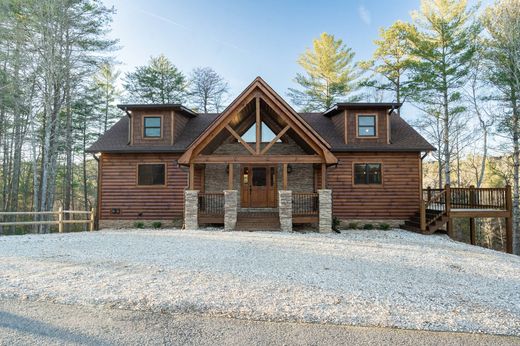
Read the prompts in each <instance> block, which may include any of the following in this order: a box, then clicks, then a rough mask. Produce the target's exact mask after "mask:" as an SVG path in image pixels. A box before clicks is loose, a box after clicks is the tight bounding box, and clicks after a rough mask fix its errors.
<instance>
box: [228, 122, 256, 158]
mask: <svg viewBox="0 0 520 346" xmlns="http://www.w3.org/2000/svg"><path fill="white" fill-rule="evenodd" d="M226 130H228V131H229V132H230V133H231V134H232V135H233V137H235V138H236V139H237V141H238V142H239V143H241V144H242V145H243V146H244V148H246V149H247V150H248V151H249V152H250V153H251V154H252V155H256V152H255V151H254V150H253V148H251V146H250V145H249V144H248V143H247V142H246V141H244V140H243V139H242V137H240V135H239V134H238V133H236V132H235V130H233V129H232V128H231V126H229V125H226Z"/></svg>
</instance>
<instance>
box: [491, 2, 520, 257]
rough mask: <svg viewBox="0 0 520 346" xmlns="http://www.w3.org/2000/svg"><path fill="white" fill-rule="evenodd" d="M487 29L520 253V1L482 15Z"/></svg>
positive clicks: (515, 244) (501, 4) (515, 239)
mask: <svg viewBox="0 0 520 346" xmlns="http://www.w3.org/2000/svg"><path fill="white" fill-rule="evenodd" d="M482 21H483V23H484V27H485V29H486V30H487V33H488V35H489V39H488V40H487V48H488V49H487V62H488V64H489V67H490V68H488V69H487V71H488V77H489V80H490V82H491V83H492V84H493V85H494V86H495V88H496V90H497V95H496V98H497V100H498V101H499V102H500V103H502V104H503V106H504V109H505V110H506V111H505V112H504V114H502V115H501V116H500V117H499V119H498V120H499V130H500V131H501V132H502V133H504V134H506V136H507V137H508V139H509V140H510V141H511V143H512V145H513V153H512V154H513V155H512V156H513V234H514V236H513V252H514V253H515V254H517V255H518V254H520V208H519V165H520V99H519V95H520V3H519V2H518V1H517V0H499V1H497V2H496V3H495V5H493V6H491V7H489V8H487V10H486V12H485V14H484V16H483V20H482Z"/></svg>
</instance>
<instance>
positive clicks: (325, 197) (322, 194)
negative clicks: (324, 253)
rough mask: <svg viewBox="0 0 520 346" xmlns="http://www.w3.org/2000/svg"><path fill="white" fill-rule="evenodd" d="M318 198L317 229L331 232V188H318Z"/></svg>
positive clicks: (322, 231)
mask: <svg viewBox="0 0 520 346" xmlns="http://www.w3.org/2000/svg"><path fill="white" fill-rule="evenodd" d="M318 198H319V208H320V211H319V213H320V214H319V215H320V217H319V220H320V221H319V231H320V233H328V232H332V190H318Z"/></svg>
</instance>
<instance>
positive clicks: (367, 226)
mask: <svg viewBox="0 0 520 346" xmlns="http://www.w3.org/2000/svg"><path fill="white" fill-rule="evenodd" d="M363 229H374V225H372V224H371V223H366V224H364V225H363Z"/></svg>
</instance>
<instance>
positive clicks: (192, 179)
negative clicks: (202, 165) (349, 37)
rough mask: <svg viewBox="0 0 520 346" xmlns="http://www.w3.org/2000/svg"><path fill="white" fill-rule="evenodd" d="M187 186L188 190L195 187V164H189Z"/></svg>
mask: <svg viewBox="0 0 520 346" xmlns="http://www.w3.org/2000/svg"><path fill="white" fill-rule="evenodd" d="M189 175H190V176H189V184H188V189H189V190H193V188H194V186H195V164H194V163H190V173H189Z"/></svg>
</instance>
